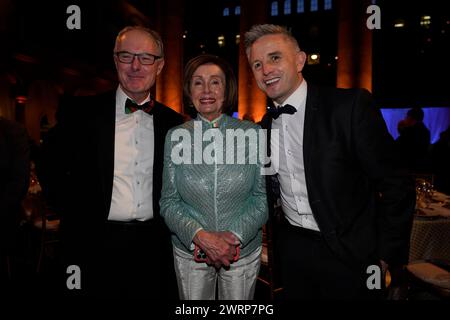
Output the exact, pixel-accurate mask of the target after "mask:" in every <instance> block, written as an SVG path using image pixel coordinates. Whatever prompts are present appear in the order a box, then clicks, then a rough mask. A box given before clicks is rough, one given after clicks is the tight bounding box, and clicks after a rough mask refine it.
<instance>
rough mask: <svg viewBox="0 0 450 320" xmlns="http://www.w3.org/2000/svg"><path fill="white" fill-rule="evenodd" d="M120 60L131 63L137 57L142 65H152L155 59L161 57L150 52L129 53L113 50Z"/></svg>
mask: <svg viewBox="0 0 450 320" xmlns="http://www.w3.org/2000/svg"><path fill="white" fill-rule="evenodd" d="M114 54H115V55H116V56H117V58H118V59H119V61H120V62H122V63H127V64H130V63H133V60H134V58H135V57H137V58H138V60H139V62H140V63H141V64H143V65H152V64H154V63H155V61H156V60H158V59H161V58H162V57H160V56H155V55H154V54H151V53H131V52H128V51H119V52H114Z"/></svg>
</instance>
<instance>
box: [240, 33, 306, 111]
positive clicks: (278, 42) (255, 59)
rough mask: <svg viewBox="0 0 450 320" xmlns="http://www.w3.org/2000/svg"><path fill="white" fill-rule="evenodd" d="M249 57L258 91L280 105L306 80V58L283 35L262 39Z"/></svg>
mask: <svg viewBox="0 0 450 320" xmlns="http://www.w3.org/2000/svg"><path fill="white" fill-rule="evenodd" d="M247 57H248V60H249V63H250V67H251V69H252V71H253V75H254V76H255V79H256V83H257V84H258V86H259V88H260V89H261V90H263V91H264V92H265V93H266V94H267V96H268V97H269V98H271V99H272V100H274V101H275V102H277V103H279V104H282V103H283V102H284V101H285V100H286V99H287V98H288V97H289V96H290V95H291V94H292V93H293V92H294V91H295V90H296V89H297V88H298V87H299V86H300V83H301V82H302V80H303V76H302V74H301V71H302V69H303V66H304V65H305V60H306V55H305V53H304V52H302V51H300V49H299V48H298V47H297V46H295V45H294V43H293V42H292V41H290V40H289V39H288V38H287V37H286V36H285V35H283V34H270V35H265V36H262V37H261V38H259V39H258V40H256V41H255V42H254V43H253V44H252V45H251V47H250V48H249V49H248V51H247Z"/></svg>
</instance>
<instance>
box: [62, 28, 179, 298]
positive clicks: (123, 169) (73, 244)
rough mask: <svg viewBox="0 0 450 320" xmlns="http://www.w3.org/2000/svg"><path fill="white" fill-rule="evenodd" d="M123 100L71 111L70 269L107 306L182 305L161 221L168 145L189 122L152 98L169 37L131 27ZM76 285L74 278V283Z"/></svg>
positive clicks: (90, 102)
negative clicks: (123, 301)
mask: <svg viewBox="0 0 450 320" xmlns="http://www.w3.org/2000/svg"><path fill="white" fill-rule="evenodd" d="M113 54H114V63H115V66H116V69H117V74H118V79H119V86H118V88H117V90H116V91H115V92H108V93H105V94H102V95H99V96H95V97H77V98H76V99H73V100H72V101H71V102H70V103H68V104H67V105H64V106H63V109H62V110H61V111H62V114H61V117H60V118H61V123H59V124H58V125H59V126H60V131H61V132H62V136H63V137H64V138H63V139H55V140H57V141H62V142H63V143H64V145H63V146H59V147H60V148H61V149H62V150H63V153H62V154H61V156H62V157H61V158H60V160H59V161H61V162H60V163H63V164H64V168H63V171H64V175H63V178H64V179H63V182H62V183H61V181H60V184H59V185H60V187H61V188H65V190H66V196H65V199H64V200H63V201H61V203H62V205H61V208H60V212H61V215H62V219H61V233H62V255H63V269H64V270H65V268H67V267H68V266H70V265H78V266H79V267H80V269H81V289H80V290H77V289H73V290H71V291H72V292H76V293H81V294H84V293H85V294H87V295H88V296H95V297H101V298H103V297H106V298H133V299H140V298H141V299H152V298H153V299H167V298H176V296H177V289H176V280H175V276H174V273H173V262H172V250H171V243H170V238H169V232H168V229H167V227H166V226H165V224H164V222H163V220H162V218H161V217H160V214H159V198H160V195H161V184H162V181H161V180H162V176H161V175H162V169H163V153H164V139H165V135H166V133H167V131H168V130H169V129H170V128H172V127H174V126H176V125H179V124H181V123H182V122H183V119H182V117H181V115H180V114H178V113H177V112H175V111H173V110H172V109H170V108H168V107H167V106H164V105H163V104H161V103H159V102H157V101H156V100H155V99H154V97H153V96H152V95H151V94H150V90H151V88H152V87H153V86H154V84H155V81H156V77H157V76H158V75H159V73H160V72H161V70H162V69H163V66H164V50H163V44H162V41H161V38H160V36H159V35H158V34H157V33H156V32H155V31H153V30H150V29H146V28H143V27H126V28H125V29H123V30H122V31H120V32H119V34H118V36H117V38H116V43H115V46H114V53H113ZM67 277H68V275H67Z"/></svg>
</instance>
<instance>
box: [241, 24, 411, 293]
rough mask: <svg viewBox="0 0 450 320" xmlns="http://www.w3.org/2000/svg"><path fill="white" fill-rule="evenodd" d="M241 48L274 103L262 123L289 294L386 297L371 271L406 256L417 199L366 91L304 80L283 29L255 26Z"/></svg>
mask: <svg viewBox="0 0 450 320" xmlns="http://www.w3.org/2000/svg"><path fill="white" fill-rule="evenodd" d="M245 46H246V53H247V57H248V61H249V63H250V67H251V69H252V71H253V74H254V76H255V79H256V82H257V84H258V86H259V87H260V89H261V90H263V91H264V92H265V93H266V94H267V96H268V97H269V98H270V99H271V100H272V101H273V103H274V106H273V107H272V108H271V109H269V110H268V112H267V114H266V115H265V116H264V118H263V120H262V122H261V125H262V126H263V127H264V128H267V129H269V132H271V133H272V134H271V135H270V137H271V138H270V148H269V150H270V155H271V166H272V168H274V169H275V172H274V173H275V174H276V178H277V179H278V182H279V185H280V191H281V193H280V194H281V206H282V211H283V218H282V221H281V226H280V228H281V231H279V232H278V233H277V234H278V238H277V239H276V240H277V244H276V247H275V248H276V253H277V255H278V256H279V259H280V262H281V265H280V269H281V279H282V282H283V288H284V290H283V293H284V296H285V297H286V298H287V299H371V298H377V297H378V298H379V297H381V296H382V290H370V288H368V286H367V280H368V277H369V276H370V275H369V274H368V273H367V270H371V269H369V267H370V266H372V265H374V266H379V267H380V269H379V270H381V268H383V269H384V270H385V269H386V268H387V267H388V265H390V266H391V267H395V266H397V265H402V264H404V263H406V262H407V260H408V245H409V235H410V229H411V224H412V216H413V215H412V214H413V210H414V200H415V197H414V188H413V185H412V183H411V181H410V180H407V179H406V178H405V177H404V176H402V174H401V172H400V171H399V170H398V167H397V166H396V165H397V164H396V161H395V155H394V143H393V140H392V138H391V137H390V135H389V133H388V132H387V130H386V126H385V124H384V121H383V119H382V117H381V114H380V112H379V110H378V109H376V107H375V105H374V104H373V102H372V98H371V96H370V94H369V93H368V92H367V91H366V90H360V89H348V90H345V89H336V88H326V87H317V86H314V85H312V84H310V83H309V82H308V83H307V82H306V80H305V79H304V78H303V76H302V70H303V67H304V65H305V61H306V55H305V53H304V52H303V51H301V50H300V47H299V45H298V43H297V40H296V39H295V38H294V37H293V36H292V35H291V34H290V32H288V31H287V30H286V29H285V28H283V27H280V26H276V25H257V26H254V27H252V28H251V30H250V31H249V32H247V33H246V35H245ZM274 130H277V131H278V133H279V134H278V135H276V134H273V133H274ZM277 137H279V138H278V139H277ZM266 181H267V193H268V198H269V199H270V200H271V201H273V200H274V196H273V194H274V193H273V190H272V186H273V183H272V180H271V179H270V178H269V179H267V180H266ZM269 210H272V211H273V206H272V205H270V206H269ZM380 274H381V272H380ZM383 280H384V278H383V279H380V278H379V277H378V284H379V285H380V286H379V289H381V286H382V284H383V282H384V281H383Z"/></svg>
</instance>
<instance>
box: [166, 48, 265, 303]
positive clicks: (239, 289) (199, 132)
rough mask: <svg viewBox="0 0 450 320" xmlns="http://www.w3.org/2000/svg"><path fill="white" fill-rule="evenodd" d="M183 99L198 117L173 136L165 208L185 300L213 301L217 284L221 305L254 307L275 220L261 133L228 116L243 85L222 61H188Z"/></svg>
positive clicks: (168, 145) (169, 142) (168, 148)
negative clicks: (266, 235) (270, 222)
mask: <svg viewBox="0 0 450 320" xmlns="http://www.w3.org/2000/svg"><path fill="white" fill-rule="evenodd" d="M184 94H185V96H186V98H187V100H189V104H190V105H193V106H194V107H195V109H196V111H197V112H198V115H197V118H196V119H194V120H191V121H189V122H186V123H185V124H183V125H181V126H178V127H175V128H173V129H172V130H171V131H169V132H168V134H167V136H166V144H165V155H164V172H163V189H162V196H161V201H160V204H161V215H162V216H163V218H164V219H165V222H166V223H167V225H168V226H169V228H170V230H171V231H172V233H173V234H172V242H173V252H174V263H175V270H176V274H177V281H178V288H179V294H180V298H181V299H184V300H185V299H188V300H194V299H195V300H197V299H201V300H213V299H215V297H216V283H217V282H218V298H219V299H221V300H222V299H223V300H236V299H239V300H250V299H253V295H254V290H255V284H256V277H257V275H258V272H259V266H260V255H261V243H262V231H261V230H262V226H263V224H264V223H265V222H266V220H267V216H268V209H267V201H266V194H265V183H264V176H262V175H261V170H260V169H261V166H260V164H259V162H258V161H256V160H255V159H256V158H257V150H256V149H257V147H256V146H257V145H258V144H259V143H258V141H254V138H255V137H257V136H258V135H257V132H258V130H259V127H258V126H257V125H255V124H253V123H251V122H248V121H241V120H238V119H235V118H232V117H230V116H228V115H227V114H226V112H227V110H229V109H231V108H232V107H233V106H235V105H236V102H237V85H236V79H235V77H234V75H233V71H232V69H231V67H230V66H229V64H228V63H227V62H225V61H224V60H222V59H220V58H218V57H216V56H212V55H200V56H197V57H195V58H193V59H192V60H190V61H189V62H188V64H187V65H186V69H185V73H184ZM243 133H245V134H246V135H247V138H244V139H239V138H236V137H237V136H239V134H243ZM230 137H231V138H230ZM235 138H236V139H235ZM225 140H226V141H225ZM252 140H253V141H252ZM194 249H195V250H194ZM194 254H195V256H194Z"/></svg>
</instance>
